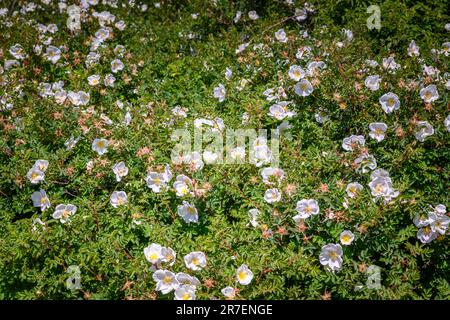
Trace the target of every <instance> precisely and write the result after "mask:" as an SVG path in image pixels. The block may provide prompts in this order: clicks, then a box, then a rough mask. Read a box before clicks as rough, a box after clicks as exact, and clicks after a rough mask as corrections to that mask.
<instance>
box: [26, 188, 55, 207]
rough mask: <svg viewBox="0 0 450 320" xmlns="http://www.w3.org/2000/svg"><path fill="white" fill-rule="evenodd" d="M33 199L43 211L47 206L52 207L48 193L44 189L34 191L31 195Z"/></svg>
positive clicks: (36, 205)
mask: <svg viewBox="0 0 450 320" xmlns="http://www.w3.org/2000/svg"><path fill="white" fill-rule="evenodd" d="M31 200H32V201H33V206H35V207H39V208H41V211H45V210H46V209H47V208H50V205H51V204H50V200H49V199H48V197H47V193H46V192H45V191H44V190H42V189H41V190H39V191H36V192H33V194H32V195H31Z"/></svg>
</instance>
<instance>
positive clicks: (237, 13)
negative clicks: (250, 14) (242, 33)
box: [233, 10, 242, 23]
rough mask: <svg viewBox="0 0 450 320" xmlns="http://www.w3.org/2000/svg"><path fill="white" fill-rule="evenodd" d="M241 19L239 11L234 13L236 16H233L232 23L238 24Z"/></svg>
mask: <svg viewBox="0 0 450 320" xmlns="http://www.w3.org/2000/svg"><path fill="white" fill-rule="evenodd" d="M241 17H242V11H240V10H239V11H237V12H236V15H235V16H234V19H233V21H234V23H238V22H239V20H241Z"/></svg>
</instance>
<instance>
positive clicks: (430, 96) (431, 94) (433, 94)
mask: <svg viewBox="0 0 450 320" xmlns="http://www.w3.org/2000/svg"><path fill="white" fill-rule="evenodd" d="M420 97H421V98H422V100H423V101H424V102H426V103H431V102H434V101H436V100H437V99H438V98H439V93H438V91H437V88H436V85H434V84H430V85H429V86H427V87H425V88H422V89H421V90H420Z"/></svg>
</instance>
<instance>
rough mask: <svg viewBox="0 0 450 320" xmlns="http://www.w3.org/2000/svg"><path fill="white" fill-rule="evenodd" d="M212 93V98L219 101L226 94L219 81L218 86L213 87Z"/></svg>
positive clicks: (223, 98)
mask: <svg viewBox="0 0 450 320" xmlns="http://www.w3.org/2000/svg"><path fill="white" fill-rule="evenodd" d="M213 94H214V98H216V99H219V102H222V101H224V100H225V96H226V94H227V92H226V90H225V87H224V86H223V84H221V83H220V84H219V86H217V87H215V88H214V91H213Z"/></svg>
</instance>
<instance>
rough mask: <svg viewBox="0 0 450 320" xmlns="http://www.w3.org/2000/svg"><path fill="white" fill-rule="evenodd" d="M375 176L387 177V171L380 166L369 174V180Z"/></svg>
mask: <svg viewBox="0 0 450 320" xmlns="http://www.w3.org/2000/svg"><path fill="white" fill-rule="evenodd" d="M376 178H389V172H387V171H386V170H384V169H381V168H379V169H377V170H374V171H373V172H372V173H371V174H370V180H375V179H376ZM389 179H390V178H389Z"/></svg>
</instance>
